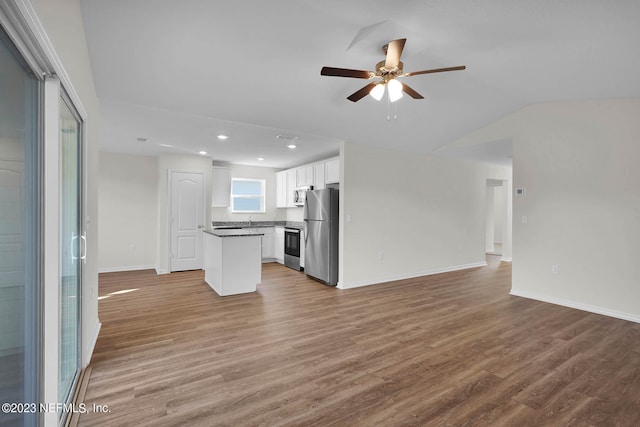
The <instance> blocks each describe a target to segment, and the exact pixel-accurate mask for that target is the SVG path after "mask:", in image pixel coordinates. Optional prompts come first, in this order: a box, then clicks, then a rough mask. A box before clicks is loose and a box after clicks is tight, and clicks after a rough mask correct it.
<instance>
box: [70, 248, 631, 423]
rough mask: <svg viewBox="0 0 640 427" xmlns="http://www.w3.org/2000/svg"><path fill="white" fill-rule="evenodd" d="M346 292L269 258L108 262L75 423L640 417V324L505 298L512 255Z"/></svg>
mask: <svg viewBox="0 0 640 427" xmlns="http://www.w3.org/2000/svg"><path fill="white" fill-rule="evenodd" d="M489 259H490V260H491V262H490V263H489V266H487V267H482V268H475V269H470V270H464V271H459V272H453V273H446V274H439V275H434V276H429V277H423V278H418V279H409V280H403V281H398V282H393V283H388V284H382V285H375V286H369V287H364V288H358V289H352V290H339V289H335V288H329V287H326V286H324V285H322V284H320V283H318V282H315V281H313V280H309V279H307V278H306V276H304V274H300V273H297V272H295V271H293V270H290V269H287V268H285V267H283V266H281V265H278V264H265V265H264V267H263V283H262V284H261V285H259V286H258V292H257V293H253V294H246V295H238V296H228V297H219V296H217V295H216V294H215V293H214V292H213V291H212V290H211V289H210V288H209V286H208V285H207V284H206V283H205V282H204V279H203V274H202V272H201V271H195V272H183V273H173V274H170V275H162V276H157V275H156V274H155V273H154V272H153V271H140V272H126V273H109V274H101V275H100V298H101V299H100V302H99V315H100V320H101V322H102V325H103V326H102V331H101V332H100V336H99V338H98V342H97V345H96V349H95V354H94V356H93V359H92V363H91V366H92V368H93V370H92V373H91V378H90V381H89V385H88V388H87V392H86V399H85V402H86V404H87V405H88V407H89V408H91V407H92V405H93V404H98V405H107V406H108V408H109V410H110V412H109V413H91V414H83V415H82V416H81V417H80V425H81V426H94V425H122V426H124V425H126V426H197V425H203V426H213V425H220V426H276V425H277V426H294V425H295V426H414V425H420V426H422V425H427V426H431V425H433V426H445V425H451V426H464V425H486V426H526V425H529V426H638V425H640V325H639V324H635V323H632V322H626V321H623V320H618V319H613V318H608V317H604V316H600V315H596V314H591V313H587V312H582V311H578V310H573V309H569V308H564V307H560V306H554V305H551V304H546V303H542V302H537V301H532V300H527V299H523V298H518V297H514V296H510V295H509V294H508V292H509V289H510V281H511V265H510V264H509V263H500V262H499V261H496V258H495V257H489Z"/></svg>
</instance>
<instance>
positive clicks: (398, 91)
mask: <svg viewBox="0 0 640 427" xmlns="http://www.w3.org/2000/svg"><path fill="white" fill-rule="evenodd" d="M387 86H389V101H391V102H396V101H397V100H398V99H400V98H402V83H400V82H399V81H397V80H396V79H391V80H389V83H387Z"/></svg>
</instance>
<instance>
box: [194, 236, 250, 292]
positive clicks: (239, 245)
mask: <svg viewBox="0 0 640 427" xmlns="http://www.w3.org/2000/svg"><path fill="white" fill-rule="evenodd" d="M262 236H263V233H256V232H255V231H253V230H245V229H241V228H230V229H229V228H222V229H219V228H214V229H212V230H204V233H203V240H204V280H205V281H206V282H207V284H208V285H209V286H211V288H212V289H213V290H214V291H216V293H217V294H218V295H220V296H226V295H236V294H244V293H249V292H255V291H256V285H257V284H258V283H260V282H261V281H262Z"/></svg>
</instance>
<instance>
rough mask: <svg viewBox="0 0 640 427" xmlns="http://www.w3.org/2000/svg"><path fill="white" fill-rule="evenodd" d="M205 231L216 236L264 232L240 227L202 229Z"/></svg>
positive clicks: (261, 234) (260, 234)
mask: <svg viewBox="0 0 640 427" xmlns="http://www.w3.org/2000/svg"><path fill="white" fill-rule="evenodd" d="M202 231H204V232H205V233H208V234H211V235H213V236H216V237H247V236H264V233H258V232H256V231H253V230H244V229H242V228H231V229H228V228H226V229H225V228H218V229H216V228H212V229H211V230H202Z"/></svg>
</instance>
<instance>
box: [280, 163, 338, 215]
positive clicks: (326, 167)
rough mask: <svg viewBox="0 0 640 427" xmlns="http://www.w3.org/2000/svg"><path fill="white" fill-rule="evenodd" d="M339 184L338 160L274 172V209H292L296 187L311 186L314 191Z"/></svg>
mask: <svg viewBox="0 0 640 427" xmlns="http://www.w3.org/2000/svg"><path fill="white" fill-rule="evenodd" d="M339 182H340V158H339V157H336V158H333V159H329V160H325V161H322V162H318V163H312V164H309V165H303V166H299V167H297V168H294V169H288V170H284V171H280V172H276V207H278V208H293V207H295V206H296V205H295V204H294V203H293V191H294V190H295V189H296V187H301V186H304V185H313V188H314V189H316V190H322V189H323V188H326V186H327V184H337V183H339Z"/></svg>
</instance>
